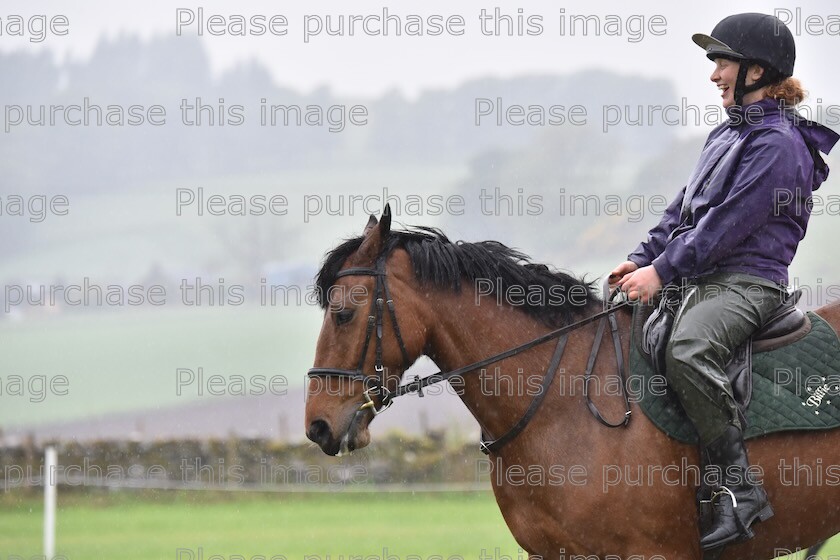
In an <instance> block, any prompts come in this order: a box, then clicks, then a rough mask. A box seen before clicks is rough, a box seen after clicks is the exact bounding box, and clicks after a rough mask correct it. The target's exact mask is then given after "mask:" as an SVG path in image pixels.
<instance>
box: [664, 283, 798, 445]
mask: <svg viewBox="0 0 840 560" xmlns="http://www.w3.org/2000/svg"><path fill="white" fill-rule="evenodd" d="M785 294H786V292H785V290H784V288H782V287H781V286H778V285H776V284H774V283H772V282H770V281H769V280H765V279H763V278H759V277H757V276H751V275H747V274H737V273H720V274H715V275H712V276H708V277H704V278H701V279H698V280H695V281H692V282H690V283H688V284H687V285H686V287H685V289H684V290H683V300H682V303H681V304H680V307H679V308H678V310H677V313H676V316H675V318H674V326H673V330H672V331H671V338H670V341H669V342H668V346H667V349H666V354H665V367H666V376H667V379H668V384H669V385H670V386H671V388H672V389H673V390H674V391H675V392H676V394H677V396H678V397H679V399H680V402H681V404H682V405H683V408H685V411H686V413H687V414H688V417H689V418H690V419H691V420H692V422H694V426H695V428H696V429H697V432H698V434H699V436H700V440H701V442H702V443H703V444H708V443H710V442H712V441H714V440H715V439H717V438H718V437H719V436H720V435H721V434H722V433H723V431H724V430H725V429H726V427H727V426H728V425H734V426H737V427H739V428H740V427H741V425H740V421H739V419H738V410H737V406H736V404H735V399H734V397H733V395H732V387H731V386H730V383H729V380H728V379H727V378H726V375H725V374H724V368H725V367H726V364H727V363H728V362H729V360H730V358H731V357H732V353H733V352H734V351H735V349H736V348H737V347H738V346H739V345H740V344H742V343H743V342H745V341H746V340H747V339H748V338H749V337H750V336H752V335H753V333H755V332H756V331H757V330H758V328H759V327H760V326H761V325H762V324H764V322H765V321H766V320H767V318H768V317H769V316H770V314H771V313H772V312H773V311H774V310H775V309H776V308H777V307H778V306H779V305H780V304H781V303H782V301H783V300H784V297H785Z"/></svg>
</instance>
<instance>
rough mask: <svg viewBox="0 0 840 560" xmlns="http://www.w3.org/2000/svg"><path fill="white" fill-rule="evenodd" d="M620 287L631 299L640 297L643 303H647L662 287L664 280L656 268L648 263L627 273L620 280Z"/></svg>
mask: <svg viewBox="0 0 840 560" xmlns="http://www.w3.org/2000/svg"><path fill="white" fill-rule="evenodd" d="M618 287H619V288H621V290H622V291H623V292H625V293H626V294H627V297H628V298H629V299H631V300H633V299H638V300H641V302H642V303H647V302H648V301H650V298H651V297H653V296H654V295H656V293H657V292H659V290H661V289H662V280H661V279H660V278H659V273H658V272H656V269H655V268H653V266H652V265H648V266H644V267H642V268H640V269H638V270H636V271H634V272H631V273H630V274H626V275H625V276H624V277H623V278H622V279H621V280H619V281H618Z"/></svg>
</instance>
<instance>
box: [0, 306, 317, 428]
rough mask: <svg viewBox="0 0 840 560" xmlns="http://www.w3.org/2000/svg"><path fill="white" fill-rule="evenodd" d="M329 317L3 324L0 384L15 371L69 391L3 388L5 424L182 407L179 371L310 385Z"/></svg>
mask: <svg viewBox="0 0 840 560" xmlns="http://www.w3.org/2000/svg"><path fill="white" fill-rule="evenodd" d="M321 320H322V316H321V312H320V310H319V309H317V308H315V307H312V306H306V305H303V306H300V307H293V306H290V307H279V308H269V307H248V308H243V309H235V308H218V307H215V308H210V309H166V310H161V311H157V312H155V311H145V310H137V311H135V312H127V313H112V314H109V313H101V314H81V315H77V316H68V317H62V318H55V317H36V318H33V319H31V320H26V321H22V322H19V323H13V322H6V323H5V324H0V356H2V358H0V383H3V382H6V381H8V379H9V378H10V377H9V376H11V375H13V374H14V375H19V376H21V377H23V378H24V379H27V380H28V379H30V378H33V377H37V376H41V377H42V378H45V379H53V378H56V377H57V376H64V377H66V379H67V382H68V385H67V387H66V390H67V394H66V395H63V394H55V393H52V392H50V391H43V390H41V392H40V393H41V394H39V392H38V388H37V387H33V389H32V390H29V388H28V387H27V388H25V389H24V391H23V392H24V393H25V394H23V395H17V396H16V395H13V394H9V390H8V388H7V387H6V385H5V384H3V385H2V386H0V426H11V425H20V424H29V423H38V422H48V421H61V420H70V419H75V418H79V417H83V416H90V415H96V414H104V413H107V412H115V411H125V410H130V409H132V408H150V407H156V406H164V405H171V404H175V403H182V402H186V401H189V400H191V399H194V398H196V394H197V388H196V387H194V386H187V387H183V388H182V391H181V395H180V396H179V395H178V394H177V392H176V369H177V368H189V369H192V370H193V371H197V368H198V367H203V368H204V371H205V373H206V375H207V376H208V377H209V376H210V375H222V376H223V377H225V378H228V377H229V376H231V375H236V374H238V375H242V376H246V377H250V376H252V375H263V376H265V377H267V378H268V377H271V376H274V375H278V374H280V375H283V376H285V378H286V380H287V381H288V386H289V387H294V386H299V385H301V384H302V383H303V374H304V373H305V372H306V370H307V369H308V368H309V367H310V366H311V365H312V359H313V356H314V352H315V340H316V339H317V336H318V330H319V328H320V325H321Z"/></svg>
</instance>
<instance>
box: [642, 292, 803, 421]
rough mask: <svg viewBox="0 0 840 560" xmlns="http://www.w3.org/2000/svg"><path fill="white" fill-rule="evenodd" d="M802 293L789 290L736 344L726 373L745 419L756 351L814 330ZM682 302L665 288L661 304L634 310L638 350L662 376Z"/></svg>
mask: <svg viewBox="0 0 840 560" xmlns="http://www.w3.org/2000/svg"><path fill="white" fill-rule="evenodd" d="M801 297H802V290H801V289H800V290H796V291H794V292H792V293H790V294H788V296H787V298H786V299H785V301H783V302H782V303H781V304H780V305H779V307H778V308H776V310H775V311H774V312H773V313H772V314H771V315H770V317H769V318H768V320H767V321H766V322H765V324H764V325H762V326H761V327H760V328H759V330H758V331H756V333H755V334H753V336H752V337H751V338H750V339H748V340H747V341H746V342H744V343H743V344H741V345H740V346H739V347H738V348H736V350H735V352H733V354H732V358H731V360H730V361H729V363H728V364H727V365H726V368H725V373H726V376H727V378H728V379H729V382H730V384H731V385H732V392H733V395H734V397H735V402H736V403H737V405H738V410H739V411H740V413H741V417H742V418H741V419H742V420H743V421H744V422H746V410H747V407H748V406H749V404H750V399H751V398H752V381H753V378H752V356H753V354H758V353H761V352H769V351H771V350H776V349H778V348H782V347H783V346H787V345H788V344H792V343H794V342H796V341H798V340H800V339H802V338H804V337H805V335H807V334H808V333H809V332H810V331H811V321H810V319H809V317H808V315H807V314H806V313H805V312H804V311H803V310H802V309H800V308H799V307H797V306H796V304H797V302H798V301H799V299H800V298H801ZM678 306H679V299H678V298H676V297H675V296H674V294H673V293H668V292H665V293H664V294H663V295H662V297H661V299H660V300H659V302H658V303H657V304H655V305H654V304H649V305H641V306H639V308H638V309H637V311H636V313H634V314H633V340H636V341H638V344H637V350H638V351H639V353H640V354H641V355H642V357H643V358H644V359H645V360H646V361H647V362H648V363H649V364H650V365H651V366H652V367H653V369H654V370H655V371H656V373H658V374H659V375H661V376H664V375H665V347H666V345H667V344H668V339H669V338H670V333H671V326H672V325H673V321H674V316H675V314H676V308H677V307H678Z"/></svg>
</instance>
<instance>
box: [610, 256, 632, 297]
mask: <svg viewBox="0 0 840 560" xmlns="http://www.w3.org/2000/svg"><path fill="white" fill-rule="evenodd" d="M637 268H639V265H637V264H636V263H634V262H633V261H624V262H623V263H621V264H620V265H618V266H617V267H615V270H613V271H612V272H610V277H609V282H610V290H613V289H615V287H616V285H618V282H619V280H621V279H622V278H624V276H625V275H626V274H630V273H631V272H633V271H634V270H636V269H637Z"/></svg>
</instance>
